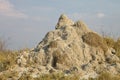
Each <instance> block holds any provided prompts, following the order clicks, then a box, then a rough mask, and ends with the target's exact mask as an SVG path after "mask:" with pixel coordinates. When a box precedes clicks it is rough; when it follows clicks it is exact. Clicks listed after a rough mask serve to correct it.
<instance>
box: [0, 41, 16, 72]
mask: <svg viewBox="0 0 120 80" xmlns="http://www.w3.org/2000/svg"><path fill="white" fill-rule="evenodd" d="M16 55H17V54H16V53H15V52H13V51H10V50H7V49H6V41H4V40H2V39H0V72H1V71H4V70H7V69H8V68H9V67H10V66H12V65H13V64H15V60H16Z"/></svg>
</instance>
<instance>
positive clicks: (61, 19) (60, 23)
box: [55, 14, 74, 29]
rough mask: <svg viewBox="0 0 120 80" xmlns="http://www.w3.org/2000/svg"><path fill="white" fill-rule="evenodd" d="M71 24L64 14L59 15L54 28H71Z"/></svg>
mask: <svg viewBox="0 0 120 80" xmlns="http://www.w3.org/2000/svg"><path fill="white" fill-rule="evenodd" d="M73 24H74V22H73V21H72V20H71V19H69V18H68V17H67V16H66V15H65V14H61V16H60V17H59V20H58V23H57V25H56V27H55V28H56V29H59V28H62V27H63V26H67V25H69V26H71V25H73Z"/></svg>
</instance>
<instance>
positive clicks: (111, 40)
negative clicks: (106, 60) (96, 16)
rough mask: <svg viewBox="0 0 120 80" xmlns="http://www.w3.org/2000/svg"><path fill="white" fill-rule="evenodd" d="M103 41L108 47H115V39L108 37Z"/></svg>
mask: <svg viewBox="0 0 120 80" xmlns="http://www.w3.org/2000/svg"><path fill="white" fill-rule="evenodd" d="M103 39H104V41H105V43H106V44H107V46H108V47H114V44H115V40H114V39H113V38H111V37H109V36H106V37H103Z"/></svg>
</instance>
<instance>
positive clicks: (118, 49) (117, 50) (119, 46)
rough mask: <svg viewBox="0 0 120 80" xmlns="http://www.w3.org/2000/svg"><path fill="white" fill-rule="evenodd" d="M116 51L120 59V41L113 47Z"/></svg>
mask: <svg viewBox="0 0 120 80" xmlns="http://www.w3.org/2000/svg"><path fill="white" fill-rule="evenodd" d="M113 48H114V49H115V51H116V55H117V56H118V57H119V58H120V39H118V40H117V41H116V42H115V44H114V47H113Z"/></svg>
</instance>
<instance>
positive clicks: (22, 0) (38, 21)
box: [0, 0, 120, 49]
mask: <svg viewBox="0 0 120 80" xmlns="http://www.w3.org/2000/svg"><path fill="white" fill-rule="evenodd" d="M119 8H120V0H99V1H98V0H91V1H90V0H74V1H73V0H70V1H64V0H44V1H41V0H34V1H33V0H0V38H1V37H3V38H5V39H8V38H10V39H8V48H9V49H20V48H25V47H28V48H34V47H35V46H36V45H37V44H38V43H39V42H40V41H41V40H42V39H43V38H44V36H45V34H46V33H47V32H48V31H51V30H54V28H55V25H56V23H57V21H58V18H59V16H60V15H61V14H63V13H64V14H66V15H68V17H70V18H71V19H73V20H74V21H77V20H83V21H84V22H85V23H86V24H87V25H88V27H89V28H90V29H92V30H94V31H97V32H99V33H102V32H105V33H106V34H108V35H112V36H116V37H118V36H120V31H119V30H120V10H119Z"/></svg>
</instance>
